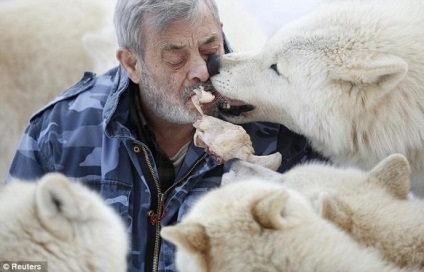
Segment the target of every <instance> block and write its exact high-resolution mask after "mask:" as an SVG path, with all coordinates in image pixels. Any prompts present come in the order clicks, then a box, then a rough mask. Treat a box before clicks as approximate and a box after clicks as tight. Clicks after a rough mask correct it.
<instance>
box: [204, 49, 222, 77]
mask: <svg viewBox="0 0 424 272" xmlns="http://www.w3.org/2000/svg"><path fill="white" fill-rule="evenodd" d="M206 65H207V68H208V73H209V76H211V77H212V76H215V75H217V74H219V56H218V55H216V54H214V55H211V56H210V57H209V58H208V62H207V64H206Z"/></svg>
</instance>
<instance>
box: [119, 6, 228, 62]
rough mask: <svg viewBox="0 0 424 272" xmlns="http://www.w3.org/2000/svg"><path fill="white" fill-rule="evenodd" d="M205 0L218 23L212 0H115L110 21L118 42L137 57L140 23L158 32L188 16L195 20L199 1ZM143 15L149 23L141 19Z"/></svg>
mask: <svg viewBox="0 0 424 272" xmlns="http://www.w3.org/2000/svg"><path fill="white" fill-rule="evenodd" d="M200 1H205V2H206V4H207V6H208V7H209V9H210V10H211V12H212V14H213V16H214V18H215V20H216V21H217V23H218V24H219V23H220V18H219V12H218V7H217V5H216V3H215V1H214V0H117V1H116V8H115V15H114V24H115V30H116V35H117V38H118V45H119V46H120V47H125V48H127V49H129V50H131V51H133V52H134V53H135V54H138V55H139V56H140V57H141V58H143V55H144V42H143V41H144V39H145V37H146V35H145V34H144V33H143V27H142V26H143V24H144V26H149V27H152V28H153V30H154V31H157V32H160V31H161V30H163V29H165V28H166V27H167V26H169V25H170V24H172V23H174V22H178V21H181V20H183V19H189V20H191V21H192V22H195V21H196V19H197V18H198V16H199V2H200ZM147 15H153V16H151V17H149V22H145V19H146V17H147Z"/></svg>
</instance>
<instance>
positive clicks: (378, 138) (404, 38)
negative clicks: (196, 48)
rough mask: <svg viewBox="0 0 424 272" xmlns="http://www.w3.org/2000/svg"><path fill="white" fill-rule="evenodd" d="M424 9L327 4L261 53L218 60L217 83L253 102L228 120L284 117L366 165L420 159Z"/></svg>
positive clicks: (323, 147) (315, 141)
mask: <svg viewBox="0 0 424 272" xmlns="http://www.w3.org/2000/svg"><path fill="white" fill-rule="evenodd" d="M423 12H424V3H422V2H420V1H409V2H408V3H406V2H403V1H396V0H390V1H385V2H382V1H328V2H327V3H323V4H322V5H321V6H320V7H318V8H317V9H316V10H315V11H313V12H312V13H310V14H309V15H307V16H305V17H303V18H301V19H299V20H297V21H295V22H293V23H291V24H289V25H286V26H284V27H283V28H281V29H280V31H279V32H277V34H276V35H275V36H274V37H272V38H271V39H270V40H269V41H268V43H267V44H266V45H265V46H264V48H263V49H262V50H260V51H255V52H244V53H234V54H229V55H224V56H222V57H220V58H219V60H218V63H219V70H218V74H216V75H214V76H213V77H212V83H213V84H214V86H215V87H216V88H217V90H218V91H220V92H221V93H222V94H223V95H224V96H227V97H229V98H230V99H235V100H242V101H243V102H244V103H246V104H250V105H253V106H254V109H253V110H251V111H246V112H243V113H242V114H240V115H239V116H231V115H227V116H226V117H227V118H228V119H229V120H231V121H234V122H245V121H255V120H265V121H273V122H277V123H281V124H283V125H285V126H287V127H288V128H290V129H291V130H293V131H296V132H298V133H300V134H303V135H305V136H306V137H307V138H308V139H309V140H310V141H311V143H312V145H313V146H314V148H315V149H316V150H317V151H319V152H321V153H322V154H323V155H324V156H326V157H328V158H331V159H332V160H334V161H336V162H339V163H349V164H354V165H357V166H361V167H363V168H367V169H370V168H371V167H372V166H373V165H375V164H376V163H378V162H379V161H380V160H381V159H382V158H384V157H386V156H388V155H389V154H392V153H402V154H405V155H407V156H408V158H411V157H413V156H415V155H416V153H418V152H419V151H418V150H422V147H423V146H424V145H423V139H422V138H421V136H420V135H422V134H421V133H424V106H423V105H424V96H423V95H422V94H421V93H422V91H423V90H424V79H423V78H422V77H421V76H420V75H422V74H423V73H424V47H423V44H424V21H423V20H422V13H423ZM238 104H240V103H238ZM417 131H420V132H417ZM371 150H372V151H373V152H371ZM421 153H422V152H421ZM417 164H422V161H421V160H420V162H419V163H417Z"/></svg>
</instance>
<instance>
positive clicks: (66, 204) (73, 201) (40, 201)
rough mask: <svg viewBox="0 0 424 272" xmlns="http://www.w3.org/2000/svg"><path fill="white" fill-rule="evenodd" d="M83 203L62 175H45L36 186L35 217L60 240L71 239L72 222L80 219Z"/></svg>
mask: <svg viewBox="0 0 424 272" xmlns="http://www.w3.org/2000/svg"><path fill="white" fill-rule="evenodd" d="M83 202H84V201H81V200H78V199H77V197H76V195H75V192H74V191H73V190H72V188H71V186H70V181H68V179H67V178H66V177H65V176H63V175H62V174H59V173H49V174H46V175H45V176H44V177H43V178H42V179H41V180H40V181H39V184H38V185H37V189H36V192H35V206H36V212H37V216H38V217H39V219H40V222H41V223H42V224H43V226H44V227H45V228H46V229H48V230H49V231H50V232H51V233H52V234H53V235H55V236H57V237H59V238H61V239H70V238H72V236H73V226H72V221H75V220H78V219H79V218H80V216H81V204H82V203H83Z"/></svg>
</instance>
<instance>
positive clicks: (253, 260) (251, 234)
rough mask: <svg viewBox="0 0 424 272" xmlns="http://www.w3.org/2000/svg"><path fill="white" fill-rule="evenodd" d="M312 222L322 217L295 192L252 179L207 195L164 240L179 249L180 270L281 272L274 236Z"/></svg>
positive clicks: (164, 232) (166, 230)
mask: <svg viewBox="0 0 424 272" xmlns="http://www.w3.org/2000/svg"><path fill="white" fill-rule="evenodd" d="M311 218H318V216H317V215H315V213H314V212H313V210H312V209H311V207H310V206H309V204H308V203H307V202H306V200H305V199H303V198H302V197H300V195H298V194H297V193H295V192H293V191H291V190H289V189H286V188H284V187H283V186H281V185H279V184H276V183H267V182H266V181H265V180H261V179H256V180H255V179H252V180H245V181H243V182H240V183H233V184H228V185H226V186H223V187H222V188H220V189H216V190H214V191H211V192H210V193H208V194H206V195H205V196H204V197H202V198H201V199H200V200H199V201H198V202H197V203H196V205H195V206H194V207H193V209H192V210H191V211H190V213H189V214H188V215H187V216H186V217H185V218H184V219H183V221H182V222H181V223H180V224H177V225H175V226H168V227H164V228H163V229H162V232H161V235H162V237H163V238H164V239H166V240H169V241H170V242H172V243H173V244H175V245H176V246H177V254H176V265H177V268H178V269H179V270H180V271H188V272H190V271H193V272H194V271H196V272H202V271H204V272H206V271H210V272H214V271H217V272H218V271H280V270H279V268H278V267H279V266H280V264H279V260H274V261H272V260H271V259H270V258H271V255H273V254H274V253H275V254H277V253H276V252H275V249H271V248H272V247H273V246H272V241H271V240H272V239H273V238H272V237H273V235H275V234H277V233H279V232H284V231H285V230H291V229H293V228H296V227H297V226H299V225H303V224H307V223H308V222H309V221H310V220H311ZM264 247H265V248H264ZM266 248H267V249H266ZM274 262H276V263H274Z"/></svg>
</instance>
